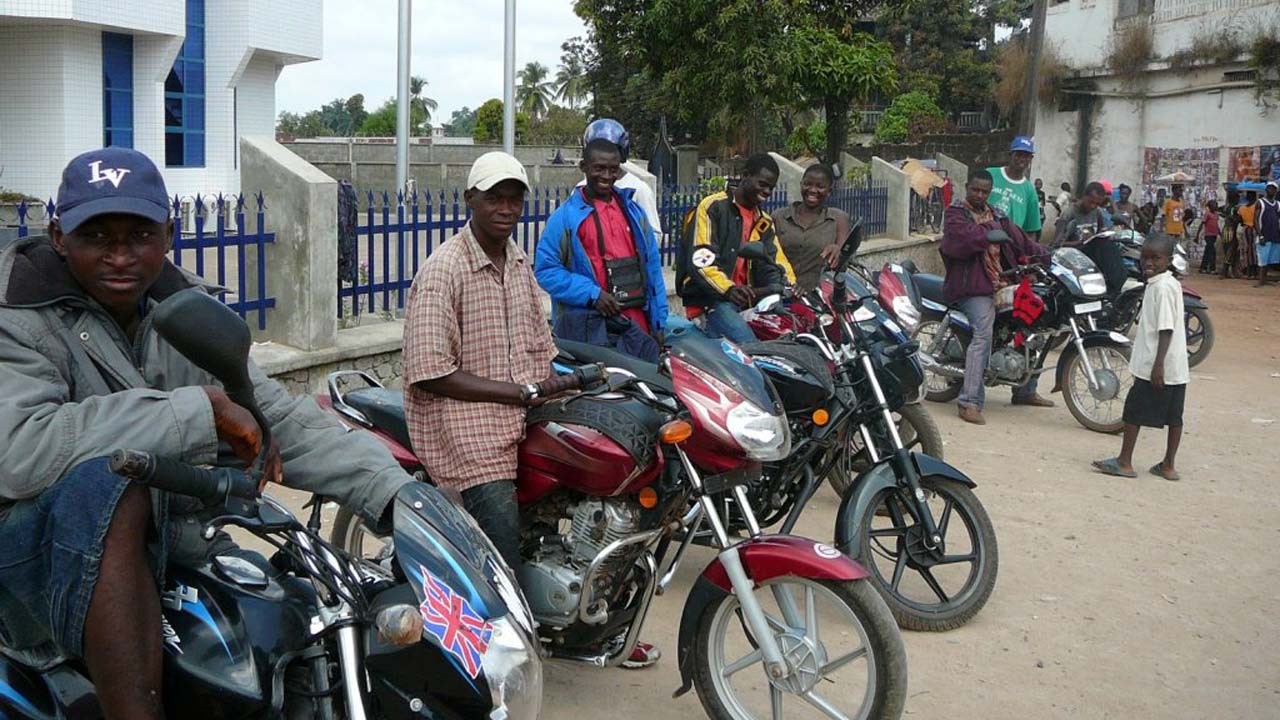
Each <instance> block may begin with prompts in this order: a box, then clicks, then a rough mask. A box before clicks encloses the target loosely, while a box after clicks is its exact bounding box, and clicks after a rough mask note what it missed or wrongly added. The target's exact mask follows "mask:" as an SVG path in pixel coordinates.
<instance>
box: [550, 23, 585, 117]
mask: <svg viewBox="0 0 1280 720" xmlns="http://www.w3.org/2000/svg"><path fill="white" fill-rule="evenodd" d="M560 49H561V50H562V53H561V54H560V69H559V70H557V71H556V80H555V89H556V99H557V100H560V101H561V102H563V103H565V104H566V105H568V106H569V107H571V108H576V107H578V106H579V105H581V104H582V103H583V102H585V101H586V100H587V99H588V98H590V97H591V87H590V84H589V83H590V79H589V78H588V77H587V49H586V44H585V43H584V42H583V41H582V38H578V37H575V38H570V39H568V40H566V41H565V42H564V44H563V45H561V46H560Z"/></svg>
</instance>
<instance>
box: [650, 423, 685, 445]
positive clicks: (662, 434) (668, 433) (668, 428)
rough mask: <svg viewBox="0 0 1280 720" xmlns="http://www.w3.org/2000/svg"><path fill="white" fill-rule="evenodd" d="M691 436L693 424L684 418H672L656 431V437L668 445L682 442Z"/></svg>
mask: <svg viewBox="0 0 1280 720" xmlns="http://www.w3.org/2000/svg"><path fill="white" fill-rule="evenodd" d="M692 436H693V426H692V425H690V424H689V423H688V422H687V421H684V420H672V421H671V422H669V423H667V424H666V425H663V426H662V429H661V430H659V431H658V438H659V439H661V440H662V442H664V443H666V444H668V445H675V444H676V443H682V442H684V441H685V440H688V439H689V438H690V437H692Z"/></svg>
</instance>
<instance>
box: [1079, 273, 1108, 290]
mask: <svg viewBox="0 0 1280 720" xmlns="http://www.w3.org/2000/svg"><path fill="white" fill-rule="evenodd" d="M1079 279H1080V291H1081V292H1083V293H1084V294H1085V295H1088V296H1093V295H1106V294H1107V279H1106V278H1104V277H1103V276H1102V273H1084V274H1083V275H1080V276H1079Z"/></svg>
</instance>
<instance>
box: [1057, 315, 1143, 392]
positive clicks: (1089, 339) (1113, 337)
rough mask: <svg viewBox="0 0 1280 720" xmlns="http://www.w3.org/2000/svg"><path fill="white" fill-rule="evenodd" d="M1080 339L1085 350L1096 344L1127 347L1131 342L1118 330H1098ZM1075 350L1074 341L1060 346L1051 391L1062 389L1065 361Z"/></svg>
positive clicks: (1065, 369)
mask: <svg viewBox="0 0 1280 720" xmlns="http://www.w3.org/2000/svg"><path fill="white" fill-rule="evenodd" d="M1080 341H1081V342H1082V343H1083V344H1084V348H1085V349H1086V350H1088V349H1089V348H1091V347H1095V346H1098V345H1121V346H1124V347H1129V346H1130V345H1132V344H1133V341H1132V340H1130V339H1129V338H1127V337H1125V336H1124V335H1121V334H1120V333H1118V332H1115V331H1114V330H1098V331H1097V332H1091V333H1086V334H1085V335H1084V336H1083V337H1081V338H1080ZM1077 352H1078V351H1077V350H1076V345H1075V343H1067V345H1066V346H1065V347H1063V348H1062V354H1061V355H1059V356H1058V369H1057V372H1056V373H1055V377H1054V381H1053V390H1052V391H1051V392H1061V391H1062V383H1063V382H1064V381H1065V380H1066V379H1067V377H1066V374H1067V364H1068V363H1067V361H1068V360H1070V359H1071V356H1072V355H1075V354H1076V353H1077Z"/></svg>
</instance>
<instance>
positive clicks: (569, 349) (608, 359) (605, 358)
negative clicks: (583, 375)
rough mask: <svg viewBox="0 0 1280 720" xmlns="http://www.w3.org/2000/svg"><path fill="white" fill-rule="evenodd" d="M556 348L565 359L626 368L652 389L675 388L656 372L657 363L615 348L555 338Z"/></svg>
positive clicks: (667, 390) (668, 380)
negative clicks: (623, 352) (625, 353)
mask: <svg viewBox="0 0 1280 720" xmlns="http://www.w3.org/2000/svg"><path fill="white" fill-rule="evenodd" d="M556 348H557V349H558V350H559V351H560V354H561V355H562V356H567V358H566V359H568V360H569V361H570V362H578V363H602V364H604V365H605V366H606V367H616V368H621V369H623V370H626V371H627V372H629V373H631V374H633V375H635V376H636V378H638V379H639V380H640V381H642V382H644V383H645V384H646V385H649V386H650V387H651V388H653V389H654V390H661V391H663V392H668V393H670V392H673V391H674V389H675V386H673V385H672V384H671V380H670V379H669V378H667V377H665V376H663V375H662V374H661V373H660V372H658V366H657V365H655V364H654V363H648V362H645V361H643V360H641V359H640V358H635V357H631V356H630V355H624V354H622V353H620V352H618V351H617V350H610V349H609V348H606V347H600V346H598V345H590V344H588V343H581V342H575V341H573V340H564V339H561V338H556Z"/></svg>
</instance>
